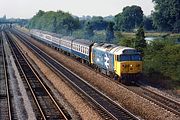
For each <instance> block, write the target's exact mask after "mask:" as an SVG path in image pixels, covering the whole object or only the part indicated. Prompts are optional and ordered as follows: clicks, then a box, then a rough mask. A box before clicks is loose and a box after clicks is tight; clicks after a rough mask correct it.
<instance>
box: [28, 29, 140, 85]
mask: <svg viewBox="0 0 180 120" xmlns="http://www.w3.org/2000/svg"><path fill="white" fill-rule="evenodd" d="M30 34H31V36H32V37H33V38H35V39H37V40H39V41H41V42H43V43H46V44H48V45H50V46H52V47H54V48H56V49H57V50H60V51H63V52H65V53H66V54H68V55H71V56H75V57H76V58H79V59H80V60H81V61H82V62H83V63H88V64H89V65H90V66H92V67H93V68H96V69H97V70H99V71H101V72H102V73H104V74H106V75H108V76H111V77H114V79H116V80H120V81H122V82H131V81H135V80H137V78H138V77H139V76H140V75H141V73H142V57H141V54H140V53H139V52H138V51H137V50H136V49H134V48H129V47H124V46H118V45H114V44H108V43H94V42H91V41H89V40H86V39H74V38H72V37H69V36H61V35H58V34H54V33H50V32H46V31H41V30H37V29H32V30H30Z"/></svg>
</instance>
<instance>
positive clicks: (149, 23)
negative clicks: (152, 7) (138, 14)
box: [143, 16, 154, 30]
mask: <svg viewBox="0 0 180 120" xmlns="http://www.w3.org/2000/svg"><path fill="white" fill-rule="evenodd" d="M143 23H144V29H145V30H154V26H153V19H152V17H151V16H149V17H146V16H144V18H143Z"/></svg>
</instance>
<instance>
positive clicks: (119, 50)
mask: <svg viewBox="0 0 180 120" xmlns="http://www.w3.org/2000/svg"><path fill="white" fill-rule="evenodd" d="M94 47H95V48H96V49H98V50H101V51H107V52H109V53H111V54H115V55H120V54H123V52H124V51H126V52H127V51H132V50H135V49H134V48H130V47H125V46H118V45H114V44H107V43H95V44H94Z"/></svg>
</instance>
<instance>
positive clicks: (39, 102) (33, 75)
mask: <svg viewBox="0 0 180 120" xmlns="http://www.w3.org/2000/svg"><path fill="white" fill-rule="evenodd" d="M6 35H7V40H8V43H9V45H10V48H11V51H12V53H13V57H14V59H15V63H16V65H17V68H18V71H19V73H20V76H21V78H22V80H23V83H24V85H25V88H26V90H27V94H28V97H29V98H30V100H31V103H32V105H33V110H34V112H35V115H36V118H37V119H43V120H49V119H62V120H69V119H71V116H69V114H68V113H67V111H65V109H64V108H63V107H62V106H60V105H59V103H58V102H57V101H56V99H55V98H54V97H53V96H52V95H51V93H50V90H49V89H48V87H47V86H46V85H45V84H44V83H43V82H42V79H41V78H40V77H39V76H38V74H37V72H36V71H35V70H34V69H33V68H32V66H31V65H30V63H29V62H28V60H27V59H26V58H25V56H24V55H23V53H22V51H21V50H20V49H19V47H18V45H17V44H16V43H15V42H14V41H13V39H12V37H11V36H10V35H9V33H7V34H6Z"/></svg>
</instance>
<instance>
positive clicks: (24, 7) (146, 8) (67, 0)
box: [0, 0, 154, 19]
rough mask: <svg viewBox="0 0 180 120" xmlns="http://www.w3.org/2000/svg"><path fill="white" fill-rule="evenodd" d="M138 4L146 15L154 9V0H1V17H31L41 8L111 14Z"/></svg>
mask: <svg viewBox="0 0 180 120" xmlns="http://www.w3.org/2000/svg"><path fill="white" fill-rule="evenodd" d="M131 5H138V6H140V7H141V8H142V10H143V12H144V14H145V15H150V14H151V11H152V10H154V4H153V3H152V0H0V17H2V16H4V15H6V16H7V18H12V17H13V18H25V19H26V18H31V17H33V16H34V15H35V14H36V13H37V12H38V11H39V10H43V11H57V10H62V11H64V12H69V13H70V14H72V15H76V16H79V17H81V16H83V15H85V16H87V15H90V16H103V17H104V16H109V15H116V14H118V13H120V12H122V9H123V8H124V7H126V6H131Z"/></svg>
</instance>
